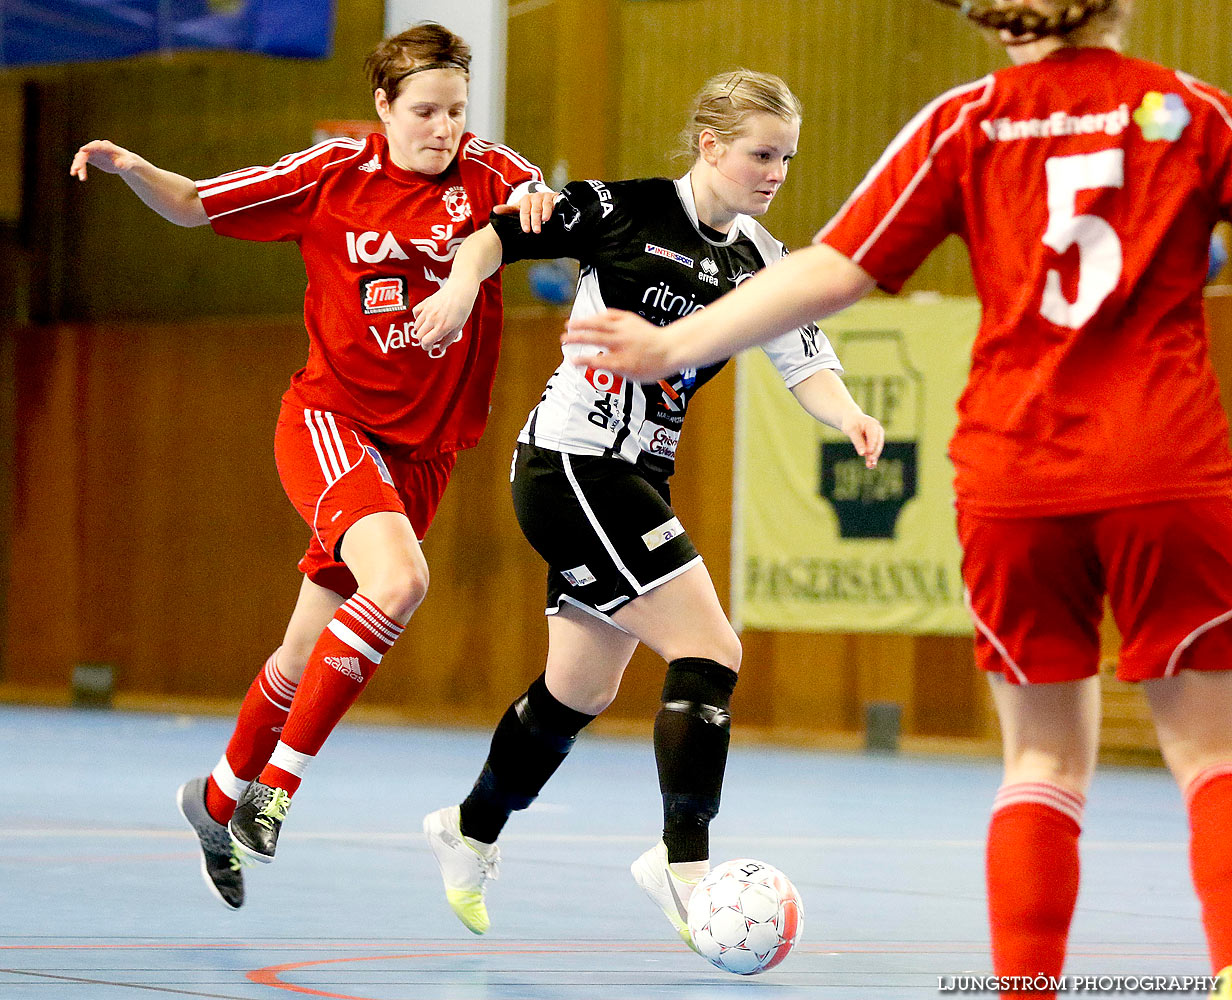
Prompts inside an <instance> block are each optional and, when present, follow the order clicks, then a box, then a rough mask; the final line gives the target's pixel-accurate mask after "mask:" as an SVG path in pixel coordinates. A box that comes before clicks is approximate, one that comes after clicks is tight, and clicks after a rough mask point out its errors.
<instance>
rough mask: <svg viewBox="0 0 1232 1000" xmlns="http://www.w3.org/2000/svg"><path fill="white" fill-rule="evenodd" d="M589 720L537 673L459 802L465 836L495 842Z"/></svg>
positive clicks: (498, 729)
mask: <svg viewBox="0 0 1232 1000" xmlns="http://www.w3.org/2000/svg"><path fill="white" fill-rule="evenodd" d="M592 719H594V716H593V715H587V714H586V713H584V712H576V711H574V710H573V709H572V708H570V707H569V706H568V705H565V704H562V703H561V702H559V701H557V700H556V698H554V697H553V696H552V694H551V692H549V691H548V686H547V684H546V682H545V681H544V678H543V675H542V674H540V675H539V677H537V678H536V679H535V681H534V682H533V683H532V684H531V686H530V687H529V688H528V689H527V691H526V693H525V694H524V695H522V697H521V698H519V699H518V700H517V701H515V702H514V703H513V704H512V705H510V706H509V708H508V709H507V710H506V711H505V714H504V715H503V716H502V717H501V720H500V722H499V723H498V724H497V726H496V732H494V733H493V734H492V746H491V748H490V749H489V751H488V759H487V761H485V762H484V765H483V771H481V772H480V774H479V779H478V780H477V781H476V782H475V787H474V788H472V789H471V792H470V794H469V795H468V796H467V797H466V799H465V801H463V803H462V808H461V814H462V815H461V818H462V832H463V834H465V835H466V836H467V837H472V838H473V839H475V840H478V841H480V842H481V843H485V844H491V843H494V842H495V841H496V838H497V837H498V836H500V832H501V830H502V829H503V828H504V826H505V823H506V821H507V820H508V819H509V815H510V813H512V812H514V811H515V810H517V809H525V808H526V807H527V806H529V805H530V804H531V803H532V802H534V801H535V797H536V796H537V795H538V794H539V792H540V790H541V789H542V788H543V786H544V785H546V784H547V782H548V779H549V778H550V777H552V775H553V774H555V773H556V769H557V768H558V767H560V765H561V763H562V762H563V761H564V759H565V757H566V756H568V754H569V751H570V750H571V749H572V747H573V742H574V740H575V739H576V738H577V734H578V733H580V732H581V731H582V730H583V729H584V728H585V727H586V725H587V724H588V723H589V722H590V721H591V720H592Z"/></svg>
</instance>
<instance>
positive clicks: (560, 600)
mask: <svg viewBox="0 0 1232 1000" xmlns="http://www.w3.org/2000/svg"><path fill="white" fill-rule="evenodd" d="M630 600H632V598H629V597H622V598H620V599H619V601H615V602H609V604H608V605H607V606H608V607H611V606H612V604H613V603H616V604H628V603H629V601H630ZM561 604H569V605H571V606H572V607H575V608H577V609H578V610H579V611H585V612H586V613H587V614H588V615H590V616H591V617H592V618H598V619H599V621H601V622H603V623H604V624H606V625H611V626H612V628H614V629H616V631H618V632H623V633H624V634H625V635H633V633H632V632H630V631H629V630H628V629H627V628H624V627H622V626H621V625H619V624H618V623H617V622H616V621H614V620H613V619H611V618H609V617H608V616H607V615H605V614H604V613H603V612H602V611H598V610H596V609H595V608H592V607H591V606H590V605H589V604H583V603H582V602H581V601H579V600H578V599H577V598H576V597H570V596H569V595H568V594H560V595H558V596H557V598H556V607H554V608H544V609H543V613H544V615H554V614H557V613H558V612H559V611H560V606H561Z"/></svg>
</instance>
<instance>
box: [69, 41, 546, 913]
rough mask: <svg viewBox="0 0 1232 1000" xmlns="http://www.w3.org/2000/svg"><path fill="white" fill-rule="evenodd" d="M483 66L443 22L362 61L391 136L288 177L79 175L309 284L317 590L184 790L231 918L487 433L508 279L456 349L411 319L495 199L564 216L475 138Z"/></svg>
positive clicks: (92, 159) (307, 412) (105, 149)
mask: <svg viewBox="0 0 1232 1000" xmlns="http://www.w3.org/2000/svg"><path fill="white" fill-rule="evenodd" d="M469 65H470V47H469V46H468V45H467V44H466V42H465V41H463V40H462V39H461V38H459V37H458V36H457V35H454V34H453V33H452V32H450V31H448V30H447V29H446V28H443V27H441V26H440V25H438V24H432V23H423V24H420V25H417V26H415V27H413V28H411V29H409V30H407V31H405V32H403V33H402V34H400V35H396V36H394V37H393V38H389V39H387V40H385V41H384V42H382V43H381V44H380V45H379V46H377V48H376V49H375V50H374V51H373V52H372V53H371V55H370V56H369V57H368V60H367V63H366V67H365V68H366V70H367V72H368V77H369V81H370V83H371V85H372V90H373V95H374V99H375V103H376V111H377V114H378V115H379V116H380V119H381V121H382V122H383V123H384V125H385V132H384V134H380V133H374V134H372V135H370V136H369V137H368V138H367V140H357V139H331V140H329V141H327V142H323V143H321V144H319V145H316V146H313V147H312V148H311V149H307V150H304V151H303V152H299V153H293V154H291V155H288V156H285V157H283V158H282V159H281V160H279V161H278V162H277V163H275V164H274V165H273V166H271V167H251V168H248V169H246V170H238V171H235V172H234V173H229V174H224V175H222V176H221V177H215V178H213V179H211V180H204V181H197V182H195V183H194V182H193V181H191V180H189V179H188V178H186V177H182V176H180V175H178V174H174V173H170V172H168V171H166V170H161V169H159V168H157V167H155V166H153V165H152V164H150V163H149V162H147V161H146V160H143V159H142V158H141V157H139V156H136V155H135V154H133V153H131V152H128V151H127V150H124V149H121V148H120V147H118V146H116V145H114V144H113V143H110V142H107V141H96V142H91V143H88V144H87V145H85V146H83V147H82V148H81V149H80V150H79V151H78V153H77V155H76V157H75V159H74V160H73V164H72V168H71V172H72V173H73V174H74V175H75V176H77V177H79V178H80V179H81V180H85V178H86V170H87V166H88V165H93V166H96V167H98V168H99V169H101V170H104V171H105V172H107V173H118V174H119V175H120V176H121V177H122V178H123V179H124V180H125V182H126V183H127V184H128V185H129V186H130V187H131V188H132V189H133V190H134V191H135V192H136V194H137V195H138V197H140V198H141V199H142V201H144V202H145V203H146V204H147V205H149V206H150V207H151V208H152V209H153V210H154V211H156V212H158V213H159V214H160V215H162V216H163V217H164V218H167V219H169V220H170V221H172V222H176V223H178V224H180V225H184V226H197V225H204V224H205V223H206V222H209V224H210V225H212V226H213V227H214V230H215V231H216V232H218V233H221V234H223V235H227V236H235V237H238V238H241V239H250V240H294V241H295V242H296V243H298V244H299V247H300V251H301V253H302V254H303V258H304V265H305V268H306V270H307V273H308V290H307V292H306V294H305V298H304V321H305V324H306V326H307V328H308V335H309V353H308V362H307V364H306V365H305V366H304V368H302V369H301V370H300V371H298V372H296V373H295V375H294V376H293V377H292V379H291V387H290V389H288V390H287V392H286V394H285V395H284V396H283V402H282V410H281V413H280V414H279V418H278V425H277V430H276V432H275V437H274V449H275V457H276V459H277V463H278V472H279V476H280V477H281V479H282V483H283V487H284V489H285V490H286V491H287V495H288V497H289V498H290V499H291V502H292V503H293V504H294V505H295V508H296V510H298V511H299V512H300V514H301V515H302V516H303V518H304V520H305V521H306V522H307V523H308V526H309V527H310V528H311V529H312V540H311V542H310V544H309V547H308V551H307V553H306V554H305V555H304V558H303V559H302V560H301V561H300V564H299V568H300V570H301V571H302V572H303V573H304V581H303V585H302V588H301V590H300V595H299V600H298V602H297V604H296V606H295V610H294V612H293V613H292V616H291V621H290V624H289V625H288V626H287V631H286V636H285V638H284V639H283V642H282V645H281V646H280V647H279V649H278V650H276V651H275V652H274V654H273V655H272V656H271V657H270V658H269V660H268V661H267V662H266V664H265V666H264V668H263V669H262V671H261V672H260V673H259V674H258V675H257V678H256V679H255V680H254V681H253V683H252V686H251V687H250V689H249V691H248V694H247V696H246V697H245V699H244V703H243V707H242V708H241V709H240V715H239V719H238V722H237V724H236V728H235V731H234V734H233V735H232V737H231V741H230V743H229V744H228V746H227V750H226V753H225V754H224V755H223V757H222V759H221V760H220V761H219V762H218V766H217V767H216V768H215V769H214V771H213V773H212V774H211V775H210V776H209V778H208V779H205V778H199V779H194V780H193V781H189V782H188V783H187V784H185V785H184V786H183V787H182V788H181V789H180V792H179V803H180V809H181V811H182V812H183V813H184V815H185V818H186V819H188V821H189V822H190V824H191V825H192V826H193V828H194V829H195V830H196V832H197V834H198V837H199V839H200V841H201V848H202V855H203V862H202V864H203V872H204V874H205V877H206V883H207V885H209V886H210V888H211V889H212V890H213V891H214V893H215V895H217V896H218V898H219V899H221V900H222V902H224V903H225V904H226V905H228V906H230V907H232V908H236V907H239V906H240V905H242V903H243V899H244V893H243V879H242V874H241V872H240V868H239V865H238V863H237V861H236V859H235V858H234V857H233V850H232V845H233V844H234V847H235V848H236V849H238V850H239V851H240V852H242V854H243V855H245V856H247V857H249V858H253V859H255V860H258V861H271V860H273V857H274V850H275V847H276V846H277V840H278V832H279V829H280V827H281V824H282V821H283V819H284V818H285V816H286V813H287V808H288V806H289V804H290V801H291V796H292V795H294V793H295V791H296V789H297V788H298V787H299V784H300V780H301V778H302V776H303V773H304V769H305V767H306V765H307V764H308V763H309V762H310V761H311V760H312V758H313V757H314V756H315V755H316V753H317V752H318V751H319V750H320V749H321V746H322V744H323V743H324V742H325V739H326V737H327V736H328V735H329V733H330V732H331V731H332V730H333V728H334V727H335V726H336V725H337V724H338V722H339V721H340V720H341V719H342V716H343V715H344V714H345V713H346V711H347V709H348V708H349V707H350V706H351V705H352V704H353V703H354V701H355V699H356V698H357V697H358V696H359V694H360V692H361V691H362V690H363V688H364V686H365V685H366V684H367V683H368V681H369V680H370V679H371V678H372V675H373V673H374V672H375V671H376V668H377V666H378V665H379V664H380V662H381V658H382V656H384V654H385V653H386V652H388V650H389V648H390V646H391V645H392V644H393V643H394V641H395V640H396V639H397V638H398V636H399V634H400V633H401V632H402V629H403V627H404V626H405V624H406V622H407V620H408V619H409V618H410V617H411V614H412V613H413V612H414V611H415V609H416V607H418V605H419V603H420V602H421V601H422V600H423V598H424V594H425V591H426V589H427V586H428V567H427V564H426V562H425V561H424V557H423V554H422V552H421V550H420V547H419V539H421V538H422V537H423V536H424V534H425V532H426V531H427V530H428V526H429V524H431V522H432V518H433V515H434V514H435V512H436V508H437V504H438V503H439V501H440V498H441V494H442V492H443V491H444V489H445V484H446V483H447V482H448V480H449V474H450V470H451V469H452V468H453V464H454V459H455V457H456V454H457V452H458V451H459V450H461V449H463V448H470V447H473V446H474V445H475V444H476V443H477V442H478V440H479V437H480V435H481V434H482V432H483V428H484V424H485V422H486V420H487V415H488V405H489V400H490V398H491V389H492V380H493V377H494V375H495V371H496V361H497V355H498V353H499V350H500V332H501V315H502V313H501V289H500V280H499V276H495V277H494V278H493V279H491V280H489V281H485V282H484V285H483V288H482V290H481V292H480V294H479V297H478V299H477V300H476V303H475V309H474V310H473V311H472V313H471V315H470V318H469V319H468V321H467V324H466V327H465V331H464V334H463V337H462V343H461V344H455V345H454V347H453V348H452V349H451V350H450V351H449V352H448V353H445V352H444V351H443V350H432V351H426V350H423V349H421V348H420V346H419V341H418V338H417V337H416V334H415V329H414V322H413V320H412V313H411V310H412V309H413V307H414V306H415V304H416V303H418V302H419V301H420V300H422V299H424V298H426V297H427V296H428V295H429V294H430V293H432V292H434V291H436V290H437V289H438V288H439V287H440V286H441V284H443V282H444V281H445V279H446V278H447V277H448V276H449V271H450V267H451V265H452V262H453V257H454V254H455V252H456V250H457V247H458V246H459V244H460V243H461V242H462V240H463V239H464V238H465V237H466V235H467V234H468V233H471V232H473V231H474V229H475V227H476V225H479V226H482V225H484V224H485V223H486V222H487V220H488V217H489V215H490V214H491V213H492V211H493V210H494V209H496V208H497V206H501V205H505V204H512V203H518V204H519V205H520V206H521V208H522V216H523V224H524V225H526V226H527V228H528V229H529V228H537V227H538V225H539V224H540V223H541V222H542V220H543V219H544V218H546V216H547V215H548V214H550V212H551V195H550V193H547V192H546V188H544V187H543V185H542V175H541V174H540V172H539V170H538V169H537V168H536V167H534V166H533V165H532V164H530V163H529V162H527V161H526V160H525V159H523V158H522V157H521V156H519V155H518V154H517V153H515V152H513V151H512V150H510V149H508V148H506V147H504V146H500V145H496V144H494V143H490V142H485V141H484V140H482V139H479V138H478V137H476V136H474V135H472V134H470V133H468V132H466V131H465V123H466V104H467V94H468V88H469V79H470V77H469ZM459 347H461V348H462V349H461V350H459V349H458V348H459ZM237 800H238V807H237ZM228 824H229V834H230V835H229V836H228Z"/></svg>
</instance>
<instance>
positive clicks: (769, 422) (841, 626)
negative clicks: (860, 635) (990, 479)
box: [732, 296, 980, 634]
mask: <svg viewBox="0 0 1232 1000" xmlns="http://www.w3.org/2000/svg"><path fill="white" fill-rule="evenodd" d="M979 317H980V307H979V303H978V302H977V301H975V300H974V299H965V298H942V297H939V296H938V297H933V296H930V297H928V298H921V297H915V298H911V299H873V300H870V301H867V302H862V303H860V304H859V305H856V306H854V307H852V308H851V309H848V310H847V311H846V312H843V313H841V314H840V315H838V316H835V317H832V318H830V319H828V320H826V321H825V322H824V323H823V324H822V329H823V330H825V333H826V336H828V337H829V338H830V342H831V343H832V344H833V345H834V349H835V351H836V352H837V354H838V356H839V360H840V361H841V362H842V364H843V368H844V369H845V370H846V373H847V374H846V375H845V376H844V381H845V382H846V383H847V387H848V388H849V389H850V390H851V394H852V395H853V396H854V397H855V399H856V402H858V403H859V404H860V406H861V407H862V408H863V409H864V411H865V412H866V413H870V414H872V415H873V416H875V417H876V418H877V419H878V420H880V421H881V422H882V424H883V425H884V426H885V429H886V447H885V452H884V454H883V455H882V458H881V462H880V463H879V464H878V466H877V468H876V469H866V468H865V467H864V462H863V460H862V459H860V458H859V456H857V455H856V453H855V449H854V448H853V447H852V445H851V442H850V441H848V439H847V438H846V437H845V436H844V435H842V434H840V433H838V432H837V431H835V430H832V429H831V428H829V427H825V426H823V425H822V424H819V423H818V422H817V421H815V420H814V419H813V418H812V417H810V416H809V415H808V414H807V413H805V412H804V410H803V409H801V407H800V405H799V404H798V403H797V402H796V400H795V398H794V397H793V396H792V395H791V393H790V392H788V391H787V390H786V389H785V388H784V387H783V380H782V378H781V377H780V376H779V374H778V372H777V371H775V369H774V366H773V365H771V364H770V362H769V361H768V360H767V358H766V356H765V355H764V354H762V353H761V352H760V351H756V350H754V351H748V352H746V353H745V354H744V355H742V356H741V357H740V359H739V362H738V364H739V369H738V375H737V390H736V397H737V409H736V413H737V417H736V420H737V430H736V483H735V496H736V524H735V530H734V532H733V535H732V591H733V600H732V603H733V615H734V617H735V619H736V622H737V625H738V626H739V627H747V628H758V629H769V630H774V631H817V632H822V631H826V632H914V633H925V632H927V633H947V634H963V633H968V632H970V631H971V619H970V618H969V616H968V615H967V612H966V610H965V609H964V607H963V588H962V579H961V576H960V574H959V563H960V560H961V553H960V551H959V547H958V538H957V534H956V532H955V528H954V489H953V483H952V479H953V472H952V470H951V468H950V463H949V459H948V458H947V456H946V445H947V443H948V441H949V438H950V435H951V434H952V433H953V431H954V424H955V422H956V420H957V414H956V412H955V404H956V403H957V401H958V396H959V394H960V393H961V392H962V387H963V384H964V383H965V381H966V378H967V371H968V369H969V367H970V357H971V344H972V341H973V340H974V339H975V332H976V328H977V327H978V325H979Z"/></svg>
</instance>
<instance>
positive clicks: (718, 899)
mask: <svg viewBox="0 0 1232 1000" xmlns="http://www.w3.org/2000/svg"><path fill="white" fill-rule="evenodd" d="M803 930H804V906H803V904H802V903H801V902H800V894H799V893H798V892H796V887H795V886H794V885H792V884H791V880H790V879H789V878H788V877H787V876H786V875H784V874H783V873H782V872H781V871H779V870H778V869H777V868H775V867H773V866H772V865H767V864H763V863H762V862H760V861H751V860H749V859H748V858H740V859H739V860H737V861H726V862H724V863H723V864H721V865H719V866H718V867H717V868H712V869H711V870H710V874H708V875H707V876H706V877H705V878H703V879H702V880H701V881H700V882H699V883H698V884H697V888H696V889H694V890H693V895H692V896H690V897H689V933H690V934H692V935H693V944H694V945H696V946H697V950H698V951H699V952H701V953H702V955H703V956H704V957H705V958H707V959H709V960H710V962H712V963H713V964H714V965H717V966H718V967H719V968H720V969H723V970H724V971H725V972H734V973H736V975H738V976H753V975H756V974H757V973H759V972H765V971H766V970H767V969H773V968H774V967H775V966H776V965H778V964H779V963H780V962H781V961H783V959H785V958H786V957H787V955H788V953H789V952H790V951H791V949H792V948H793V947H795V944H796V942H797V941H799V940H800V934H801V932H802V931H803Z"/></svg>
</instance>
